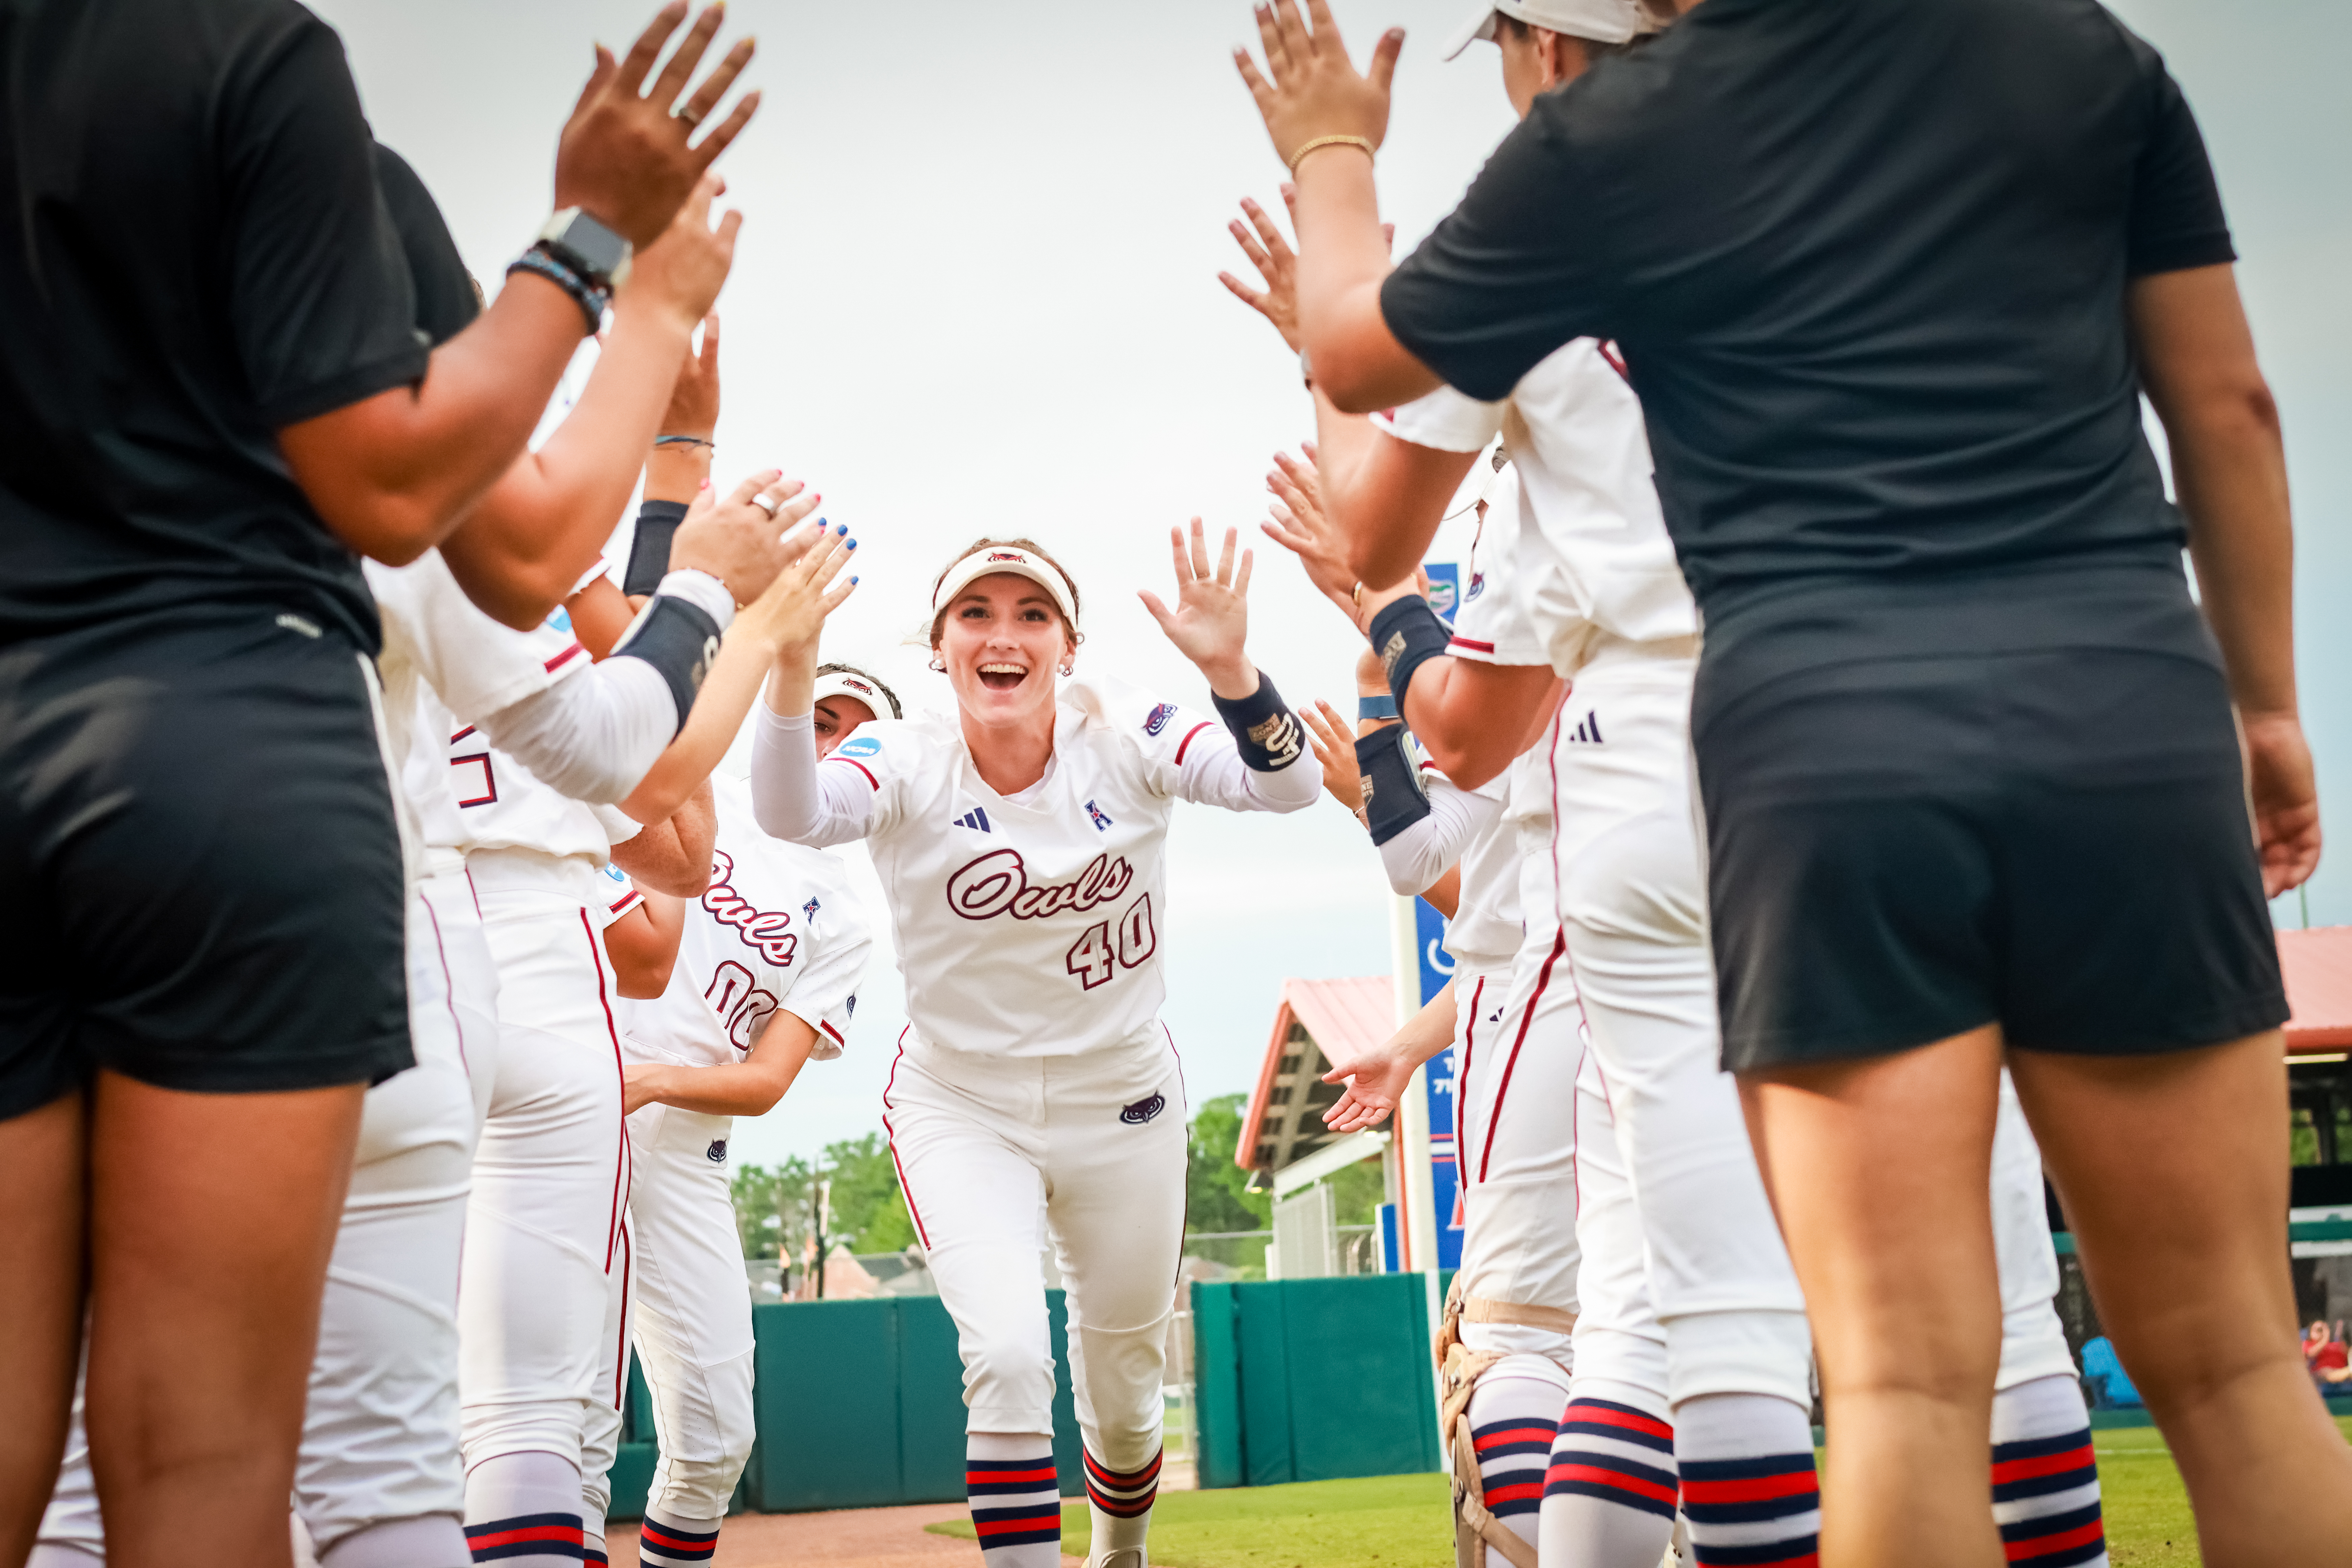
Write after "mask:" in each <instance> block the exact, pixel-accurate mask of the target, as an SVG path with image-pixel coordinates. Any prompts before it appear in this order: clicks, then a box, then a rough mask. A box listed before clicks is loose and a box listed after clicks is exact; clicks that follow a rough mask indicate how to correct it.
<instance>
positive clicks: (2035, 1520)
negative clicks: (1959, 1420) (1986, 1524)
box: [1992, 1373, 2107, 1568]
mask: <svg viewBox="0 0 2352 1568" xmlns="http://www.w3.org/2000/svg"><path fill="white" fill-rule="evenodd" d="M1992 1517H1993V1522H1994V1523H1996V1524H1998V1525H2000V1540H2001V1544H2002V1545H2003V1546H2004V1547H2006V1548H2007V1549H2008V1551H2009V1561H2010V1563H2011V1564H2012V1568H2106V1563H2107V1537H2106V1527H2105V1523H2104V1521H2102V1520H2101V1519H2100V1517H2099V1466H2098V1460H2097V1459H2096V1458H2095V1456H2094V1455H2093V1453H2092V1450H2091V1416H2090V1412H2089V1411H2087V1410H2086V1409H2084V1405H2083V1385H2082V1384H2079V1383H2077V1382H2075V1381H2074V1379H2073V1378H2071V1377H2068V1376H2066V1375H2064V1374H2063V1373H2060V1374H2057V1375H2054V1376H2051V1377H2038V1378H2035V1379H2034V1380H2033V1381H2032V1383H2025V1384H2019V1385H2018V1386H2017V1387H2015V1388H2012V1389H2010V1390H2008V1391H2007V1392H2005V1393H2001V1394H1994V1395H1993V1399H1992Z"/></svg>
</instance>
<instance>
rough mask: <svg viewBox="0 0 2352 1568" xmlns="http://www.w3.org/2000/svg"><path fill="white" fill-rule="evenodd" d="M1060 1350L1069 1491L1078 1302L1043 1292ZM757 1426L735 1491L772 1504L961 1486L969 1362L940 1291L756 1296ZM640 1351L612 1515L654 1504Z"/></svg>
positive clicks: (862, 1503) (1070, 1487)
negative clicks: (848, 1297) (846, 1297)
mask: <svg viewBox="0 0 2352 1568" xmlns="http://www.w3.org/2000/svg"><path fill="white" fill-rule="evenodd" d="M1045 1307H1046V1316H1047V1321H1048V1324H1049V1327H1050V1333H1051V1340H1050V1343H1051V1346H1052V1350H1053V1354H1054V1367H1055V1379H1054V1460H1055V1466H1056V1467H1057V1468H1059V1469H1060V1471H1061V1481H1062V1494H1063V1495H1064V1496H1065V1497H1076V1496H1077V1495H1079V1494H1080V1493H1081V1492H1083V1491H1084V1490H1085V1486H1086V1479H1085V1474H1084V1472H1083V1470H1082V1468H1080V1467H1081V1461H1080V1458H1079V1452H1080V1449H1079V1444H1078V1426H1077V1414H1076V1405H1074V1403H1073V1401H1072V1398H1071V1394H1070V1372H1069V1358H1068V1353H1067V1340H1068V1328H1067V1325H1068V1313H1067V1310H1066V1307H1065V1305H1064V1302H1063V1299H1062V1292H1060V1291H1059V1290H1051V1291H1047V1292H1046V1295H1045ZM751 1334H752V1340H753V1342H754V1347H755V1348H754V1349H753V1351H752V1355H751V1376H752V1404H753V1414H754V1415H755V1417H756V1419H757V1421H758V1424H759V1438H758V1440H757V1442H756V1443H754V1445H753V1446H752V1449H751V1463H750V1464H749V1465H747V1466H745V1467H744V1470H743V1484H742V1486H741V1487H740V1488H739V1489H737V1494H736V1495H737V1497H738V1499H739V1500H740V1503H741V1505H742V1506H744V1507H748V1508H751V1509H754V1510H758V1511H760V1512H762V1513H801V1512H806V1511H810V1510H817V1509H833V1508H876V1507H881V1506H884V1505H887V1504H892V1503H908V1502H961V1501H962V1500H963V1496H964V1489H963V1421H964V1407H963V1363H962V1362H961V1360H960V1359H959V1358H958V1357H957V1355H956V1337H955V1324H954V1323H953V1322H952V1321H950V1319H949V1317H948V1312H947V1308H946V1307H944V1306H942V1305H941V1304H940V1299H939V1298H938V1297H936V1296H905V1297H892V1296H885V1297H879V1298H875V1299H871V1300H857V1301H787V1302H783V1303H781V1304H778V1305H774V1306H765V1307H754V1308H752V1309H751ZM643 1389H644V1384H643V1381H642V1379H641V1378H640V1377H639V1376H638V1375H637V1373H636V1371H635V1367H634V1365H633V1366H632V1368H631V1373H630V1390H631V1393H630V1399H629V1409H628V1412H627V1417H628V1418H627V1421H626V1430H625V1436H626V1437H628V1438H630V1439H634V1440H632V1441H627V1442H625V1443H624V1444H623V1445H622V1448H621V1452H620V1455H619V1457H618V1458H616V1459H615V1460H614V1466H613V1505H612V1509H611V1510H610V1513H611V1517H613V1518H614V1519H635V1518H638V1517H641V1516H642V1515H643V1513H644V1511H645V1504H646V1487H647V1486H648V1484H649V1483H650V1482H651V1480H652V1479H653V1468H654V1462H655V1458H656V1455H657V1452H658V1451H657V1449H656V1447H655V1446H654V1443H653V1441H652V1439H653V1437H654V1435H655V1434H654V1422H653V1410H652V1402H651V1400H650V1399H648V1398H647V1397H646V1394H644V1392H643Z"/></svg>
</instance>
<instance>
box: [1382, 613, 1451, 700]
mask: <svg viewBox="0 0 2352 1568" xmlns="http://www.w3.org/2000/svg"><path fill="white" fill-rule="evenodd" d="M1370 636H1371V639H1372V651H1373V652H1374V653H1376V654H1378V655H1380V656H1381V667H1382V668H1385V669H1386V670H1387V671H1388V672H1389V691H1390V693H1391V695H1392V696H1393V697H1395V699H1396V701H1397V706H1398V707H1399V708H1400V709H1402V707H1403V706H1404V700H1405V695H1406V693H1408V692H1410V691H1411V690H1412V677H1413V672H1414V671H1415V670H1417V669H1419V668H1421V667H1422V666H1423V665H1424V664H1427V663H1428V662H1429V661H1430V660H1431V659H1433V658H1443V657H1444V653H1445V648H1446V645H1447V644H1449V643H1451V642H1452V641H1453V640H1454V634H1453V633H1452V632H1451V631H1449V630H1448V629H1446V625H1445V623H1444V621H1441V620H1439V619H1438V618H1437V612H1436V611H1435V610H1433V609H1431V608H1430V607H1429V601H1428V600H1427V599H1424V598H1423V597H1422V596H1421V595H1418V594H1410V595H1406V596H1405V597H1403V598H1402V599H1399V600H1398V601H1397V602H1396V603H1395V604H1393V605H1389V606H1388V608H1386V609H1384V610H1382V611H1381V613H1380V614H1379V615H1377V616H1373V617H1372V624H1371V627H1370Z"/></svg>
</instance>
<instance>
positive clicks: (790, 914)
mask: <svg viewBox="0 0 2352 1568" xmlns="http://www.w3.org/2000/svg"><path fill="white" fill-rule="evenodd" d="M711 786H712V793H713V795H715V797H716V799H717V804H718V809H719V836H718V840H717V846H716V847H715V848H714V849H713V851H712V853H711V865H710V886H709V888H708V889H704V891H703V894H702V896H701V897H700V898H699V899H697V900H694V902H692V903H690V904H688V905H687V907H686V926H685V931H684V933H683V934H682V935H681V936H680V938H679V940H678V949H677V963H676V964H674V965H673V966H672V967H671V969H670V974H669V986H668V988H667V990H665V991H664V992H663V993H662V994H661V995H660V996H658V997H656V998H655V999H653V1000H651V1001H642V1002H633V1001H628V1000H624V1001H623V1002H622V1004H621V1024H622V1028H623V1030H624V1035H623V1037H622V1042H621V1054H622V1056H623V1058H625V1059H626V1060H629V1061H635V1062H667V1063H675V1064H678V1065H682V1066H686V1067H698V1068H699V1067H723V1066H727V1065H730V1064H731V1063H735V1062H740V1061H741V1060H742V1059H743V1058H745V1057H747V1056H749V1055H750V1054H751V1047H752V1046H753V1044H754V1043H756V1042H757V1041H758V1039H759V1037H760V1032H761V1030H762V1029H764V1028H766V1027H767V1026H768V1023H769V1020H771V1019H772V1018H773V1017H774V1016H776V1014H777V1013H779V1012H784V1013H790V1014H791V1015H793V1016H794V1017H796V1018H799V1019H800V1020H801V1021H802V1022H803V1023H805V1024H807V1025H808V1026H810V1027H811V1028H813V1029H814V1030H815V1031H816V1035H817V1038H816V1044H815V1045H814V1047H811V1048H810V1051H809V1056H810V1058H812V1059H814V1060H817V1061H825V1060H830V1059H831V1058H835V1057H837V1056H839V1055H841V1052H842V1047H844V1046H845V1045H846V1044H847V1043H848V1038H849V1024H850V1018H851V1016H852V1015H854V1014H855V1013H856V1010H857V986H858V982H859V981H860V980H862V979H863V978H864V976H865V973H866V961H867V959H868V958H869V957H870V956H871V955H872V953H873V951H874V941H873V936H872V933H871V932H870V931H868V930H867V928H866V917H865V911H864V910H862V909H861V908H860V907H859V905H858V901H857V897H856V894H855V893H853V892H852V891H851V890H850V887H849V876H848V868H846V867H845V866H844V865H843V864H842V862H841V861H840V860H839V859H838V858H835V856H833V855H831V854H829V853H827V852H826V851H824V850H823V849H812V848H809V847H806V846H804V845H799V844H787V843H785V842H784V841H783V840H782V839H780V838H771V837H768V836H767V835H766V834H764V833H762V832H761V831H760V828H759V825H758V824H757V823H756V822H754V821H753V820H752V817H751V792H750V790H749V789H748V788H747V787H746V786H745V785H744V784H740V783H739V782H738V781H736V780H734V779H731V778H728V777H726V776H724V775H720V776H718V777H716V778H714V779H713V780H712V781H711Z"/></svg>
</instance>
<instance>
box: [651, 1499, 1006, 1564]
mask: <svg viewBox="0 0 2352 1568" xmlns="http://www.w3.org/2000/svg"><path fill="white" fill-rule="evenodd" d="M963 1517H964V1506H963V1504H961V1503H958V1502H932V1503H917V1504H915V1505H914V1506H912V1507H909V1508H861V1509H846V1510H842V1511H840V1512H838V1513H739V1514H737V1515H736V1516H735V1517H734V1518H732V1519H730V1520H729V1521H727V1524H726V1527H725V1528H724V1529H723V1530H721V1531H719V1552H718V1554H717V1555H716V1556H715V1557H713V1558H712V1559H711V1568H802V1564H803V1563H825V1564H828V1565H829V1568H981V1557H980V1548H979V1547H978V1546H977V1545H975V1544H973V1543H972V1542H969V1541H957V1540H954V1539H952V1538H951V1537H949V1536H945V1535H926V1534H925V1533H924V1532H923V1526H925V1525H927V1524H930V1523H934V1522H936V1521H940V1520H943V1519H961V1518H963ZM605 1545H606V1549H607V1550H608V1551H610V1552H611V1553H612V1556H613V1568H636V1563H637V1531H636V1526H635V1525H632V1524H617V1523H616V1524H614V1527H613V1533H612V1534H611V1535H610V1536H609V1537H607V1538H606V1542H605Z"/></svg>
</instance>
